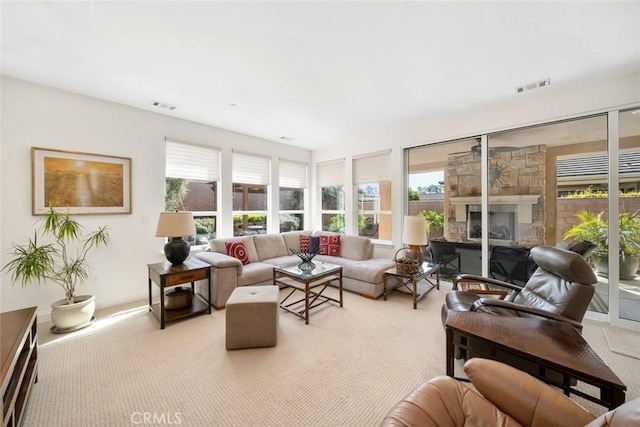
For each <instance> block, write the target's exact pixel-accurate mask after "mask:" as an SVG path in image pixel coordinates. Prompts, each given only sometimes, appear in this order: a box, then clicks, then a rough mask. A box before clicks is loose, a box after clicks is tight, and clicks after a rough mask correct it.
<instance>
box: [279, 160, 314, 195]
mask: <svg viewBox="0 0 640 427" xmlns="http://www.w3.org/2000/svg"><path fill="white" fill-rule="evenodd" d="M280 187H286V188H307V165H306V164H304V163H297V162H290V161H287V160H280Z"/></svg>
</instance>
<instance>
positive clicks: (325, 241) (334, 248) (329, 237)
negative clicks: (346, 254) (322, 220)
mask: <svg viewBox="0 0 640 427" xmlns="http://www.w3.org/2000/svg"><path fill="white" fill-rule="evenodd" d="M309 246H312V245H311V243H310V244H309ZM309 249H310V250H311V248H309ZM320 254H321V255H329V256H336V257H339V256H340V235H339V234H322V235H320Z"/></svg>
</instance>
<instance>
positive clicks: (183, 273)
mask: <svg viewBox="0 0 640 427" xmlns="http://www.w3.org/2000/svg"><path fill="white" fill-rule="evenodd" d="M147 267H149V311H151V312H152V313H153V314H154V315H155V316H156V317H157V318H158V320H160V329H164V326H165V323H166V322H170V321H172V320H178V319H182V318H185V317H189V316H193V315H196V314H199V313H204V312H205V311H206V312H207V313H209V314H211V274H210V271H211V266H210V265H209V264H207V263H206V262H204V261H200V260H199V259H195V258H190V259H188V260H186V261H185V262H184V263H183V264H177V265H174V264H171V263H170V262H161V263H158V264H148V265H147ZM205 279H206V280H207V288H208V297H207V299H206V300H205V299H204V298H203V297H202V295H200V294H196V291H195V282H196V281H198V280H205ZM152 282H153V283H155V284H156V285H158V287H160V302H158V303H155V304H154V303H153V300H152V292H151V287H152V286H151V283H152ZM189 282H191V294H192V302H191V305H189V306H187V307H184V308H180V309H176V310H168V311H167V310H166V309H165V307H164V291H165V288H170V287H172V286H177V285H182V284H184V283H189Z"/></svg>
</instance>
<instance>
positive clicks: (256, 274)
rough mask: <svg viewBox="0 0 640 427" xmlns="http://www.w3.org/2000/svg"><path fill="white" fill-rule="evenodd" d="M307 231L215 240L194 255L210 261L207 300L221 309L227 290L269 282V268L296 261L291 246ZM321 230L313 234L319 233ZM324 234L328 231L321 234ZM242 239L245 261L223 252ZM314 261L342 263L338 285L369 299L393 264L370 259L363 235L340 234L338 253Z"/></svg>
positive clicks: (375, 295)
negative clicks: (245, 262)
mask: <svg viewBox="0 0 640 427" xmlns="http://www.w3.org/2000/svg"><path fill="white" fill-rule="evenodd" d="M301 234H312V233H310V232H309V231H289V232H284V233H280V234H254V235H251V236H241V237H233V238H229V239H215V240H212V241H211V242H210V247H209V248H208V249H207V250H206V251H204V252H200V253H198V254H197V255H196V257H197V258H198V259H200V260H202V261H205V262H207V263H209V264H211V292H212V295H211V303H212V304H213V306H214V307H216V308H218V309H221V308H224V306H225V304H226V302H227V299H229V296H230V295H231V292H233V290H234V289H235V288H236V287H238V286H247V285H270V284H273V267H288V266H292V265H296V264H298V263H300V258H298V257H297V256H296V255H293V254H292V253H291V250H290V249H291V248H293V249H295V250H297V251H299V250H300V235H301ZM320 234H323V233H319V232H316V233H313V235H320ZM324 234H328V233H324ZM234 241H243V242H244V243H245V246H246V248H247V255H248V258H249V263H248V264H245V265H243V264H242V262H240V260H238V259H237V258H234V257H232V256H229V255H227V250H226V248H225V243H227V242H234ZM314 261H320V262H328V263H332V264H336V265H340V266H342V276H343V278H342V282H343V283H342V286H343V288H344V289H345V290H348V291H352V292H356V293H358V294H361V295H363V296H366V297H369V298H378V297H379V296H380V295H382V293H383V276H384V272H385V270H388V269H389V268H392V267H393V266H394V265H395V264H394V262H393V260H391V259H380V258H373V244H372V243H371V240H370V239H369V238H367V237H359V236H347V235H341V236H340V256H329V255H317V256H316V257H315V258H314ZM198 287H199V289H198V291H199V292H200V293H202V294H204V295H205V296H206V293H207V290H206V286H205V284H204V283H202V282H201V283H198Z"/></svg>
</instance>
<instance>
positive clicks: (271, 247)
mask: <svg viewBox="0 0 640 427" xmlns="http://www.w3.org/2000/svg"><path fill="white" fill-rule="evenodd" d="M253 243H254V245H255V246H256V252H257V254H258V260H259V261H262V260H265V259H270V258H276V257H279V256H287V255H290V254H291V253H290V252H288V251H287V246H286V245H285V244H284V238H283V237H282V235H281V234H256V235H254V236H253Z"/></svg>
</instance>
